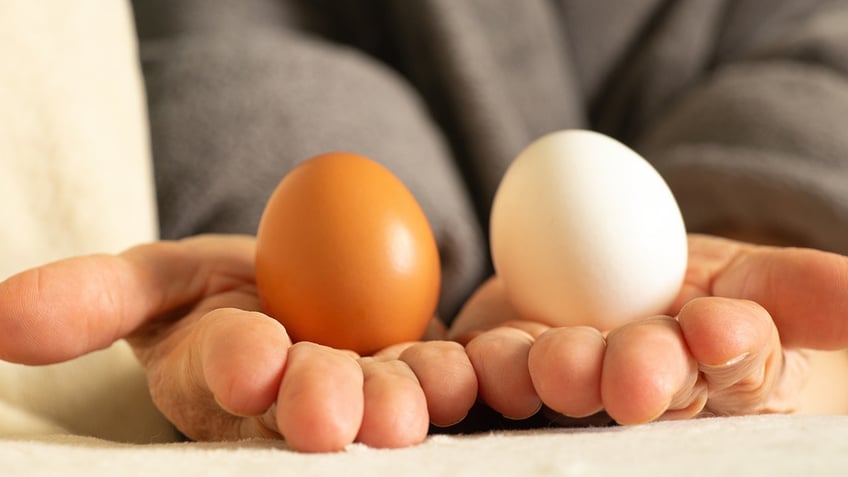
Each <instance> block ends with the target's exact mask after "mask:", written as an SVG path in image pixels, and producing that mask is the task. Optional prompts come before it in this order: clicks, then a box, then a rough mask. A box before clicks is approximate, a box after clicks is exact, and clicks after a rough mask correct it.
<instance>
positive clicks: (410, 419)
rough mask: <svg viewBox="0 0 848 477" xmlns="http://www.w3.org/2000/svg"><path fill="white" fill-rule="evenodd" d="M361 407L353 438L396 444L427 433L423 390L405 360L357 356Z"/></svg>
mask: <svg viewBox="0 0 848 477" xmlns="http://www.w3.org/2000/svg"><path fill="white" fill-rule="evenodd" d="M359 363H360V366H361V367H362V374H363V376H364V385H363V392H364V395H365V408H364V414H363V417H362V426H361V428H360V429H359V434H358V435H357V437H356V440H357V441H359V442H362V443H363V444H366V445H368V446H371V447H377V448H397V447H408V446H411V445H414V444H418V443H420V442H422V441H423V440H424V438H425V437H427V430H428V428H429V424H430V419H429V416H428V414H427V401H426V399H425V397H424V391H423V390H422V389H421V386H420V385H419V384H418V379H417V378H416V377H415V374H414V373H413V372H412V370H411V369H409V366H407V365H406V363H404V362H402V361H398V360H379V359H375V358H361V359H360V360H359Z"/></svg>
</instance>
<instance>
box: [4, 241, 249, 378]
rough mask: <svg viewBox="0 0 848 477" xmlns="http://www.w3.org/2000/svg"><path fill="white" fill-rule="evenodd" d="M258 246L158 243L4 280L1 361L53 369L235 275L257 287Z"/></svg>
mask: <svg viewBox="0 0 848 477" xmlns="http://www.w3.org/2000/svg"><path fill="white" fill-rule="evenodd" d="M253 244H254V242H253V239H252V238H249V237H223V236H218V237H214V236H206V237H198V238H193V239H187V240H183V241H179V242H156V243H151V244H146V245H141V246H138V247H134V248H132V249H130V250H128V251H126V252H124V253H122V254H120V255H90V256H83V257H75V258H69V259H65V260H62V261H58V262H54V263H51V264H48V265H44V266H42V267H38V268H34V269H31V270H27V271H24V272H21V273H19V274H17V275H15V276H12V277H11V278H9V279H7V280H6V281H4V282H0V359H2V360H6V361H12V362H17V363H22V364H49V363H56V362H60V361H65V360H68V359H72V358H75V357H77V356H81V355H83V354H86V353H88V352H91V351H95V350H98V349H102V348H105V347H108V346H109V345H111V344H112V343H113V342H115V341H116V340H118V339H121V338H123V337H125V336H127V335H128V334H129V333H131V332H132V331H134V330H135V329H137V328H139V327H140V326H142V325H144V324H145V323H148V322H150V321H151V320H153V319H156V318H158V317H160V316H162V315H164V314H166V313H168V312H171V311H174V310H177V309H179V308H181V307H184V306H187V305H190V304H192V303H195V302H197V301H198V300H199V299H200V298H202V297H203V296H204V295H208V294H211V293H216V292H218V291H220V288H222V287H226V286H227V283H229V282H232V281H233V280H232V278H233V277H241V278H240V279H241V280H244V281H252V279H253V278H252V276H253V275H252V274H253V268H252V264H253V250H254V249H253ZM221 277H226V278H229V279H230V280H223V279H221Z"/></svg>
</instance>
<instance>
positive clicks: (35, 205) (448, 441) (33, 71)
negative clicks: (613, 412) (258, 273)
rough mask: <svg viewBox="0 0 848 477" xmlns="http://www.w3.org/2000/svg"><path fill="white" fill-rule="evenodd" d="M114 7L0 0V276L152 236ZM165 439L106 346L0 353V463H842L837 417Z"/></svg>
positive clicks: (422, 466)
mask: <svg viewBox="0 0 848 477" xmlns="http://www.w3.org/2000/svg"><path fill="white" fill-rule="evenodd" d="M130 20H131V19H130V17H129V8H128V5H127V4H126V3H125V2H115V1H113V0H78V1H74V2H65V1H63V0H52V1H46V0H45V1H38V2H33V1H31V0H4V1H3V2H0V38H2V39H3V41H2V42H0V55H2V57H3V58H4V61H3V62H1V63H0V104H2V108H0V200H2V201H3V204H5V205H4V206H3V207H0V222H2V223H3V224H4V231H3V233H2V234H0V250H2V254H0V277H5V276H8V275H10V274H12V273H14V272H16V271H18V270H20V269H22V268H25V267H29V266H34V265H37V264H40V263H43V262H45V261H48V260H54V259H58V258H62V257H65V256H69V255H77V254H82V253H90V252H115V251H118V250H121V249H123V248H125V247H127V246H130V245H132V244H134V243H137V242H141V241H146V240H151V239H153V238H155V236H156V226H155V208H154V202H153V190H152V189H153V188H152V181H151V176H150V160H149V151H148V144H147V131H146V127H145V121H144V107H143V89H142V87H141V82H140V75H139V71H138V65H137V64H136V63H135V62H134V61H133V59H134V58H135V43H134V38H133V36H132V23H131V21H130ZM84 436H96V437H84ZM173 439H174V435H173V431H172V429H171V427H170V426H169V425H168V424H167V423H166V422H165V421H164V420H163V418H162V417H161V416H160V415H159V414H158V413H157V412H156V411H155V409H154V408H153V406H152V403H151V402H150V399H149V396H148V395H147V393H146V388H145V385H144V378H143V374H142V372H141V370H140V369H139V368H138V365H137V363H136V362H135V361H134V357H133V356H132V353H131V351H130V350H129V349H128V347H127V346H126V344H125V343H123V342H120V343H117V344H116V345H115V346H113V347H112V348H110V349H108V350H105V351H102V352H99V353H96V354H94V355H92V356H89V357H86V358H82V359H78V360H74V361H72V362H70V363H66V364H61V365H56V366H48V367H38V368H34V367H25V366H18V365H13V364H9V363H2V362H0V475H2V476H17V475H22V476H24V475H25V476H42V475H63V476H69V477H74V476H86V477H98V476H105V475H110V476H111V475H128V476H132V475H143V476H150V475H157V476H170V475H174V476H177V475H178V476H181V477H188V476H193V475H203V476H216V475H259V474H275V475H298V476H312V475H345V476H349V477H357V476H364V475H368V476H373V475H390V474H391V475H398V474H399V475H421V476H425V475H426V476H439V475H451V476H453V475H463V476H475V475H481V476H483V475H485V476H492V475H570V476H581V475H587V476H593V477H598V476H605V475H628V476H631V477H637V476H641V475H645V476H662V475H687V476H699V475H770V476H782V475H786V476H790V475H791V476H796V475H805V476H818V475H834V476H837V475H838V476H844V475H848V417H809V416H808V417H801V416H754V417H740V418H710V419H702V420H694V421H685V422H663V423H655V424H650V425H644V426H638V427H618V428H601V429H578V430H567V429H565V430H564V429H556V430H541V431H534V432H510V433H494V434H481V435H472V436H433V437H430V438H428V439H427V441H426V442H424V443H423V444H422V445H419V446H415V447H411V448H407V449H400V450H377V449H370V448H367V447H365V446H362V445H352V446H350V447H348V448H347V449H346V450H345V451H344V452H340V453H335V454H321V455H307V454H299V453H296V452H293V451H291V450H289V449H287V448H286V446H285V444H284V443H282V442H280V441H270V440H252V441H243V442H234V443H232V442H231V443H166V444H162V443H156V442H163V441H170V440H173ZM127 442H134V443H135V444H130V443H127ZM142 443H146V444H142Z"/></svg>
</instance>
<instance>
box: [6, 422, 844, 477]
mask: <svg viewBox="0 0 848 477" xmlns="http://www.w3.org/2000/svg"><path fill="white" fill-rule="evenodd" d="M0 473H2V475H5V476H17V475H26V476H33V477H35V476H47V475H63V476H66V477H75V476H85V477H98V476H106V475H110V476H111V475H123V476H136V475H137V476H145V477H147V476H151V475H156V476H161V477H167V476H180V477H190V476H210V477H211V476H219V475H220V476H224V475H296V476H300V477H309V476H323V475H329V476H338V475H344V476H346V477H359V476H369V477H372V476H377V475H394V476H402V475H413V476H418V475H420V476H458V475H461V476H466V477H473V476H481V477H483V476H485V477H491V476H498V475H508V476H560V475H561V476H574V477H578V476H589V477H603V476H612V475H626V476H628V477H640V476H646V477H647V476H650V477H658V476H687V477H697V476H761V475H767V476H771V477H778V476H793V477H796V476H805V477H813V476H845V475H848V417H815V416H749V417H734V418H705V419H699V420H691V421H669V422H658V423H654V424H649V425H643V426H636V427H612V428H597V429H553V430H544V431H523V432H507V433H493V434H480V435H470V436H433V437H430V438H429V439H427V441H426V442H424V443H423V444H421V445H419V446H416V447H410V448H406V449H398V450H378V449H371V448H368V447H365V446H362V445H359V444H354V445H351V446H349V447H348V448H347V449H346V450H345V451H344V452H340V453H334V454H301V453H297V452H293V451H290V450H288V449H287V448H286V447H285V445H284V444H282V443H280V442H278V441H269V440H250V441H243V442H236V443H182V444H157V445H146V446H145V445H126V444H116V443H112V442H106V441H102V440H97V439H91V438H80V437H71V436H45V437H40V438H37V439H34V440H33V439H7V440H5V441H4V442H0Z"/></svg>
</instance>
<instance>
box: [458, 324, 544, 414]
mask: <svg viewBox="0 0 848 477" xmlns="http://www.w3.org/2000/svg"><path fill="white" fill-rule="evenodd" d="M532 344H533V337H532V336H531V335H530V334H529V333H527V332H526V331H524V330H519V329H516V328H511V327H500V328H495V329H493V330H490V331H487V332H485V333H482V334H480V335H479V336H477V337H476V338H474V339H472V340H471V341H470V342H469V343H468V345H466V353H467V354H468V358H469V360H470V361H471V365H472V366H473V367H474V371H475V373H476V374H477V382H478V389H479V396H480V398H481V399H482V400H483V401H484V402H485V403H486V404H488V405H489V406H490V407H491V408H492V409H494V410H495V411H497V412H499V413H501V414H503V415H504V416H505V417H507V418H511V419H524V418H527V417H530V416H532V415H533V414H535V413H536V411H538V410H539V409H540V408H541V406H542V401H541V399H540V398H539V396H538V395H537V394H536V390H535V388H534V387H533V381H532V379H531V377H530V370H529V368H528V367H527V357H528V355H529V352H530V347H531V345H532Z"/></svg>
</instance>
